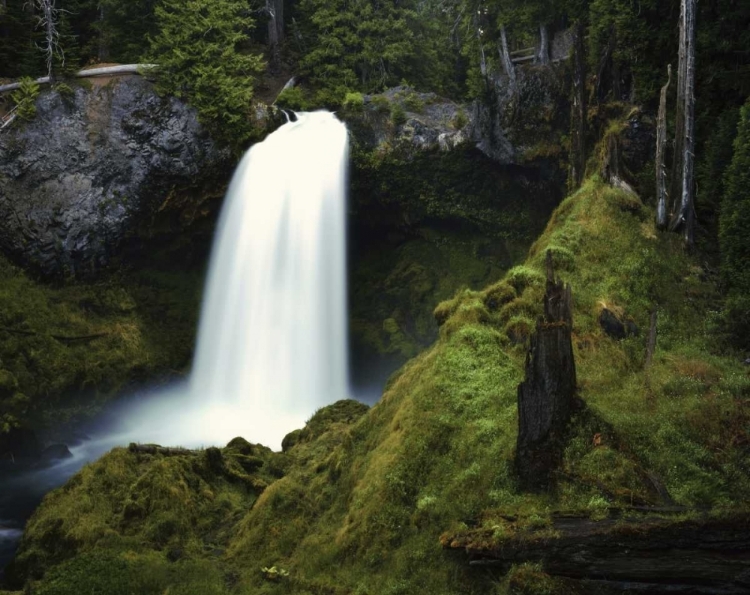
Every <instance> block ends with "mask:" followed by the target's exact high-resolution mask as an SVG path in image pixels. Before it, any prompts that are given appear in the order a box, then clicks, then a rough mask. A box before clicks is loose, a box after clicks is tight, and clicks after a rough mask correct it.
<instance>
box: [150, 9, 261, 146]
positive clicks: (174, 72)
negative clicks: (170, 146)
mask: <svg viewBox="0 0 750 595" xmlns="http://www.w3.org/2000/svg"><path fill="white" fill-rule="evenodd" d="M155 14H156V21H157V25H158V27H159V33H158V34H157V35H156V36H155V37H153V38H152V39H151V51H150V61H151V62H153V63H155V64H158V65H159V70H158V75H159V76H158V82H157V87H158V89H159V90H160V91H161V92H163V93H167V94H170V95H174V96H175V97H180V98H184V99H186V100H187V101H188V102H189V103H190V104H191V105H193V106H194V107H195V108H196V109H197V110H198V114H199V117H200V119H201V120H202V121H203V122H204V123H205V124H207V125H209V126H213V127H214V130H215V132H216V133H217V134H218V135H219V136H220V137H224V138H225V139H226V140H227V141H230V142H233V143H235V144H238V145H240V144H242V143H244V142H245V141H246V140H247V138H248V137H249V136H250V134H251V132H252V124H251V118H250V109H251V101H252V98H253V83H254V80H255V76H256V75H258V74H259V73H260V72H261V71H262V70H263V67H264V63H263V60H262V58H261V57H260V56H257V55H252V54H248V53H244V52H243V46H244V45H245V44H246V43H247V41H248V32H249V31H251V30H252V27H253V24H254V22H253V19H252V18H250V17H249V16H248V15H247V10H246V5H245V3H244V2H243V1H242V0H160V2H159V3H158V4H157V5H156V9H155Z"/></svg>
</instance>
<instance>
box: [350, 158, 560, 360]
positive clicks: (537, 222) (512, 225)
mask: <svg viewBox="0 0 750 595" xmlns="http://www.w3.org/2000/svg"><path fill="white" fill-rule="evenodd" d="M412 153H414V151H413V150H412V151H411V152H410V151H409V150H406V149H404V150H402V149H399V148H398V147H391V148H388V149H387V150H382V151H381V150H365V149H364V148H363V147H362V146H358V145H356V144H355V146H354V149H353V160H352V162H353V166H352V203H351V211H352V222H353V224H352V228H351V233H350V237H351V239H352V245H353V247H352V254H351V258H350V260H351V262H352V267H351V275H352V283H351V286H350V287H351V290H350V303H351V308H352V326H351V329H352V336H353V340H354V349H355V363H356V362H359V361H363V362H365V363H367V364H370V365H372V362H374V361H380V362H381V363H382V364H383V365H384V366H385V365H386V364H387V366H386V367H388V366H390V369H395V367H397V366H398V365H400V364H402V363H403V362H405V361H406V359H408V358H409V357H413V356H414V355H416V354H417V353H418V352H419V351H421V350H422V349H424V348H425V347H427V346H428V345H430V344H431V343H432V342H433V341H434V340H435V338H436V337H437V325H436V324H435V321H434V319H433V318H432V311H433V309H434V308H435V306H436V305H437V304H438V303H439V302H440V301H442V300H445V299H447V298H449V297H450V296H452V295H453V294H454V293H455V292H456V291H457V290H459V289H461V288H470V289H475V290H476V289H480V288H481V287H484V286H486V285H487V284H489V283H492V282H493V281H496V280H498V279H500V278H501V276H502V274H503V273H504V272H505V271H506V270H507V269H508V268H510V267H511V266H513V265H514V264H518V263H520V262H522V260H523V258H524V257H525V254H526V252H527V250H528V247H529V246H530V245H531V243H532V241H533V239H534V238H536V237H537V236H538V234H539V233H541V231H542V230H543V228H544V224H545V222H546V220H547V218H548V217H549V214H550V213H551V212H552V209H553V208H554V206H555V204H557V202H558V201H559V199H560V191H559V189H557V187H556V186H555V184H554V182H549V181H544V180H543V179H541V178H540V177H539V172H537V171H535V170H531V169H530V170H522V169H513V168H503V167H498V166H497V165H496V164H493V163H491V162H490V161H489V160H488V159H486V158H484V157H483V156H481V155H480V154H478V153H477V152H475V151H473V150H461V149H457V150H454V151H451V152H418V153H416V154H412ZM355 367H358V366H355ZM381 367H382V366H381Z"/></svg>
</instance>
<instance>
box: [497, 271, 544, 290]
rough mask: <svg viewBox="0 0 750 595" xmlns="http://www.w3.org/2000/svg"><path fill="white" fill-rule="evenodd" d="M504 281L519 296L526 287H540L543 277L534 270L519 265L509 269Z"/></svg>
mask: <svg viewBox="0 0 750 595" xmlns="http://www.w3.org/2000/svg"><path fill="white" fill-rule="evenodd" d="M506 279H507V281H508V283H510V284H511V285H512V286H513V287H514V288H515V290H516V291H517V292H518V293H519V294H520V293H522V292H523V290H524V289H526V288H527V287H533V286H536V285H541V284H542V283H543V282H544V275H542V273H540V272H539V271H537V270H536V269H532V268H530V267H527V266H524V265H520V266H517V267H513V268H512V269H510V270H509V271H508V274H507V275H506Z"/></svg>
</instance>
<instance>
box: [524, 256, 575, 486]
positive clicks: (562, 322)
mask: <svg viewBox="0 0 750 595" xmlns="http://www.w3.org/2000/svg"><path fill="white" fill-rule="evenodd" d="M571 328H572V309H571V292H570V286H569V285H566V284H563V283H562V282H561V281H557V280H556V279H555V275H554V270H553V267H552V254H551V253H550V252H547V290H546V293H545V296H544V318H543V319H541V320H539V321H538V322H537V325H536V331H535V332H534V334H533V335H532V336H531V345H530V347H529V351H528V353H527V354H526V378H525V380H524V381H523V382H522V383H521V384H520V385H519V386H518V440H517V442H516V469H517V471H518V476H519V478H520V482H521V486H522V487H523V488H525V489H528V490H532V491H540V490H545V489H548V488H549V487H551V485H552V483H553V480H554V474H555V471H556V470H557V469H558V467H559V465H560V462H561V460H562V452H563V446H564V438H565V430H566V427H567V425H568V422H569V421H570V417H571V414H572V409H573V398H574V396H575V391H576V370H575V361H574V359H573V343H572V340H571Z"/></svg>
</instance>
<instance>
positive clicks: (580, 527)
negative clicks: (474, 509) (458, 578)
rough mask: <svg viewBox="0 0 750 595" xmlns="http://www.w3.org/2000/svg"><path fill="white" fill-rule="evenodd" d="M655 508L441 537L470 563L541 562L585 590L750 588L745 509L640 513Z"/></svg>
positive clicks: (749, 526) (696, 593) (749, 528)
mask: <svg viewBox="0 0 750 595" xmlns="http://www.w3.org/2000/svg"><path fill="white" fill-rule="evenodd" d="M654 510H656V509H647V508H640V509H639V510H638V511H634V510H632V509H618V510H614V509H613V510H611V511H610V517H609V518H606V519H603V520H598V521H597V520H592V519H590V518H588V517H586V516H582V515H565V514H557V515H553V518H552V522H551V526H550V527H548V528H546V529H545V530H536V531H528V532H526V533H522V532H519V533H518V534H516V535H515V536H514V537H512V538H510V539H502V540H493V538H492V537H491V535H492V530H491V529H476V530H473V531H464V532H463V533H462V534H458V535H444V536H443V537H442V538H441V542H442V543H443V546H444V547H445V548H446V549H453V550H462V551H463V552H464V553H465V554H468V557H469V560H468V562H469V565H471V566H494V567H498V568H500V569H501V570H507V569H510V567H511V566H512V565H513V564H520V563H523V562H535V563H541V564H542V566H543V568H544V571H545V572H546V573H547V574H550V575H553V576H558V577H565V578H569V579H575V580H577V581H581V587H582V589H583V592H584V593H614V592H622V591H627V592H639V593H641V592H642V593H667V592H668V593H677V594H683V595H687V594H691V595H704V594H705V595H708V594H717V593H721V594H722V595H739V594H740V593H745V594H747V593H750V514H748V513H747V512H741V513H737V514H735V515H733V516H726V517H722V518H711V517H709V516H708V515H706V514H702V516H699V517H698V518H693V519H688V520H677V519H670V518H663V515H664V513H665V512H666V513H667V514H671V513H672V508H671V507H668V508H667V509H666V510H664V509H658V512H659V513H660V514H659V515H658V516H657V515H656V514H649V513H645V512H646V511H648V512H654ZM674 512H675V513H680V512H682V513H683V514H684V511H680V510H675V511H674ZM638 513H640V514H638ZM644 513H645V514H644ZM589 589H590V590H589Z"/></svg>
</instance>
